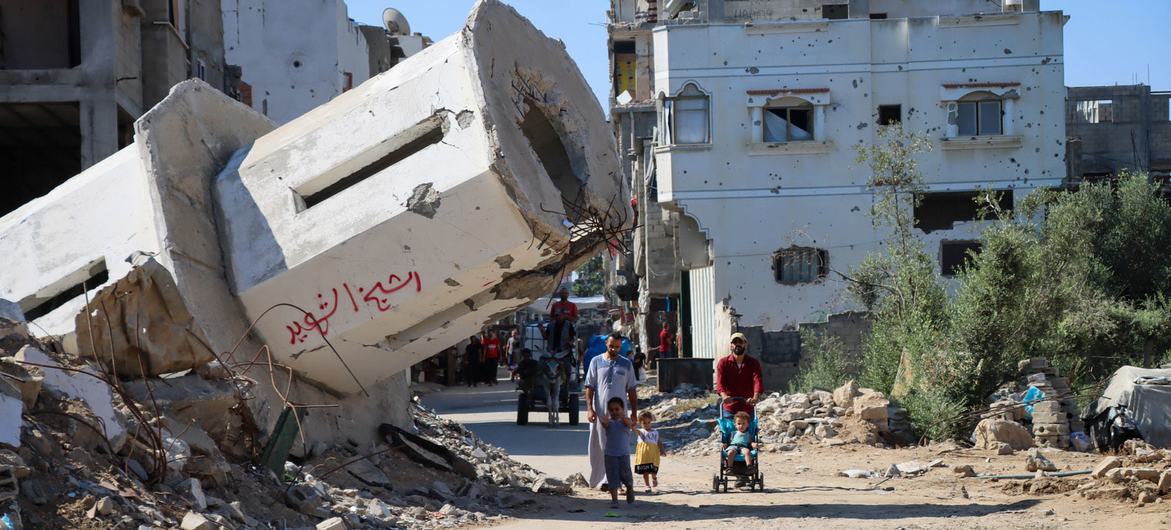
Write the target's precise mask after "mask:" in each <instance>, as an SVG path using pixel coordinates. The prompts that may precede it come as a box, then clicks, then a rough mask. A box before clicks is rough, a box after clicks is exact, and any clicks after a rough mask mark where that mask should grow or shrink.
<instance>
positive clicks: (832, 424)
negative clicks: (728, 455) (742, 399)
mask: <svg viewBox="0 0 1171 530" xmlns="http://www.w3.org/2000/svg"><path fill="white" fill-rule="evenodd" d="M708 408H710V409H713V411H712V414H713V415H717V414H718V408H717V406H716V405H715V404H713V405H711V406H710V407H708ZM891 409H892V407H891V405H890V401H889V400H888V399H887V398H886V396H885V395H883V394H882V393H881V392H878V391H875V390H871V389H868V388H858V385H857V384H856V383H854V382H853V381H850V382H848V383H846V384H844V385H842V386H841V387H840V388H838V389H836V390H834V391H833V392H832V393H831V392H826V391H823V390H817V391H813V392H809V393H794V394H781V393H777V392H774V393H772V394H769V395H768V396H766V397H765V398H764V399H762V400H761V401H760V403H758V404H757V405H756V414H757V425H758V429H759V432H760V438H761V442H762V444H763V449H764V450H766V451H792V450H796V449H798V442H799V441H802V440H804V441H813V442H820V443H821V444H823V445H825V446H836V445H844V444H847V443H862V444H867V445H877V444H880V443H881V441H880V437H881V436H883V435H886V434H889V433H890V425H889V420H890V419H891V416H892V412H894V411H892V410H891ZM705 411H706V408H705ZM710 423H712V424H713V429H712V430H708V431H706V432H705V433H704V434H706V436H704V437H703V438H701V439H699V440H697V441H692V442H691V443H689V444H687V445H686V446H685V447H683V448H682V449H681V450H682V451H683V452H685V453H687V454H708V453H712V452H715V451H718V450H719V448H720V433H719V430H718V429H715V428H714V423H715V422H714V421H711V422H710Z"/></svg>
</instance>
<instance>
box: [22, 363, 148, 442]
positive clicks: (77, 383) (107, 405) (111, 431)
mask: <svg viewBox="0 0 1171 530" xmlns="http://www.w3.org/2000/svg"><path fill="white" fill-rule="evenodd" d="M15 358H16V362H17V363H21V364H23V365H24V366H25V368H27V369H28V370H29V371H30V372H34V373H36V372H39V373H40V376H41V377H42V378H44V388H45V389H46V390H48V391H49V392H53V393H56V394H58V395H59V396H61V397H64V398H66V399H77V400H81V401H82V402H84V403H85V405H86V407H88V408H89V410H90V411H91V412H92V413H93V414H94V415H95V416H97V418H98V419H99V420H100V421H101V424H102V426H101V428H102V429H104V431H105V433H106V438H107V440H108V441H109V442H110V445H111V446H112V447H113V449H114V451H118V450H119V449H120V448H121V447H122V445H123V444H124V443H125V442H126V429H125V427H124V426H123V425H124V423H123V420H122V417H121V415H119V414H118V413H117V412H115V411H114V396H113V394H111V392H110V387H108V386H106V383H104V382H102V380H101V379H99V378H98V377H97V372H96V371H94V370H93V369H92V368H89V367H81V368H75V369H74V370H75V371H67V370H65V369H64V368H63V367H62V365H61V363H58V362H57V361H55V360H53V359H52V358H50V357H49V356H48V355H46V354H45V352H43V351H41V350H40V349H38V348H37V347H35V346H32V345H28V346H25V347H23V348H21V349H20V351H18V352H17V353H16V357H15ZM36 365H40V366H36Z"/></svg>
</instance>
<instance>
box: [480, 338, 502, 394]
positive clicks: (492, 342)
mask: <svg viewBox="0 0 1171 530" xmlns="http://www.w3.org/2000/svg"><path fill="white" fill-rule="evenodd" d="M483 346H484V365H483V366H482V367H481V369H482V370H484V383H486V384H489V385H495V384H496V366H497V364H498V362H499V360H500V337H497V336H496V332H495V331H491V330H489V331H485V332H484V342H483Z"/></svg>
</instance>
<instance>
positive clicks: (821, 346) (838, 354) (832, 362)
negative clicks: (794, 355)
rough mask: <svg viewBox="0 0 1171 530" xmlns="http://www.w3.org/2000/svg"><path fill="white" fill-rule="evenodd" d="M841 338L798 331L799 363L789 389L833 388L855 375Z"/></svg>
mask: <svg viewBox="0 0 1171 530" xmlns="http://www.w3.org/2000/svg"><path fill="white" fill-rule="evenodd" d="M854 365H855V363H853V362H851V360H850V359H849V358H848V356H847V353H846V348H845V346H844V345H843V344H842V341H841V339H839V338H837V337H833V336H828V335H825V334H823V333H814V332H808V331H802V332H801V362H800V363H799V365H798V367H797V375H796V376H795V377H794V378H793V380H792V381H790V382H789V392H790V393H796V392H810V391H813V390H831V391H832V390H833V389H835V388H837V387H839V386H842V384H844V383H845V382H846V381H847V380H849V379H852V378H853V377H854V376H855V375H856V373H855V372H856V368H855V366H854Z"/></svg>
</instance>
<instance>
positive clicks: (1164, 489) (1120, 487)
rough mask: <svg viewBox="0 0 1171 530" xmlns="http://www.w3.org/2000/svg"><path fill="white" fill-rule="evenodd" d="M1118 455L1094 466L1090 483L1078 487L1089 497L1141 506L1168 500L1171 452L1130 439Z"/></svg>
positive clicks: (1170, 491) (1170, 488) (1079, 490)
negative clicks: (1130, 502)
mask: <svg viewBox="0 0 1171 530" xmlns="http://www.w3.org/2000/svg"><path fill="white" fill-rule="evenodd" d="M1118 453H1119V454H1118V455H1116V456H1108V457H1106V458H1104V459H1103V460H1102V461H1101V462H1099V463H1098V465H1097V466H1096V467H1095V468H1094V471H1093V473H1091V475H1090V476H1091V477H1092V478H1093V479H1094V480H1093V481H1091V482H1088V483H1086V484H1082V485H1081V486H1078V488H1077V491H1078V493H1079V494H1080V495H1081V496H1083V497H1086V498H1088V499H1113V500H1118V501H1132V502H1135V503H1138V504H1140V505H1143V504H1150V503H1153V502H1166V500H1168V498H1169V496H1171V451H1169V450H1167V449H1155V448H1154V447H1151V446H1150V445H1148V444H1147V443H1146V442H1143V441H1142V440H1127V441H1126V442H1125V443H1124V444H1123V445H1122V447H1121V448H1120V449H1119V452H1118Z"/></svg>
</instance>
